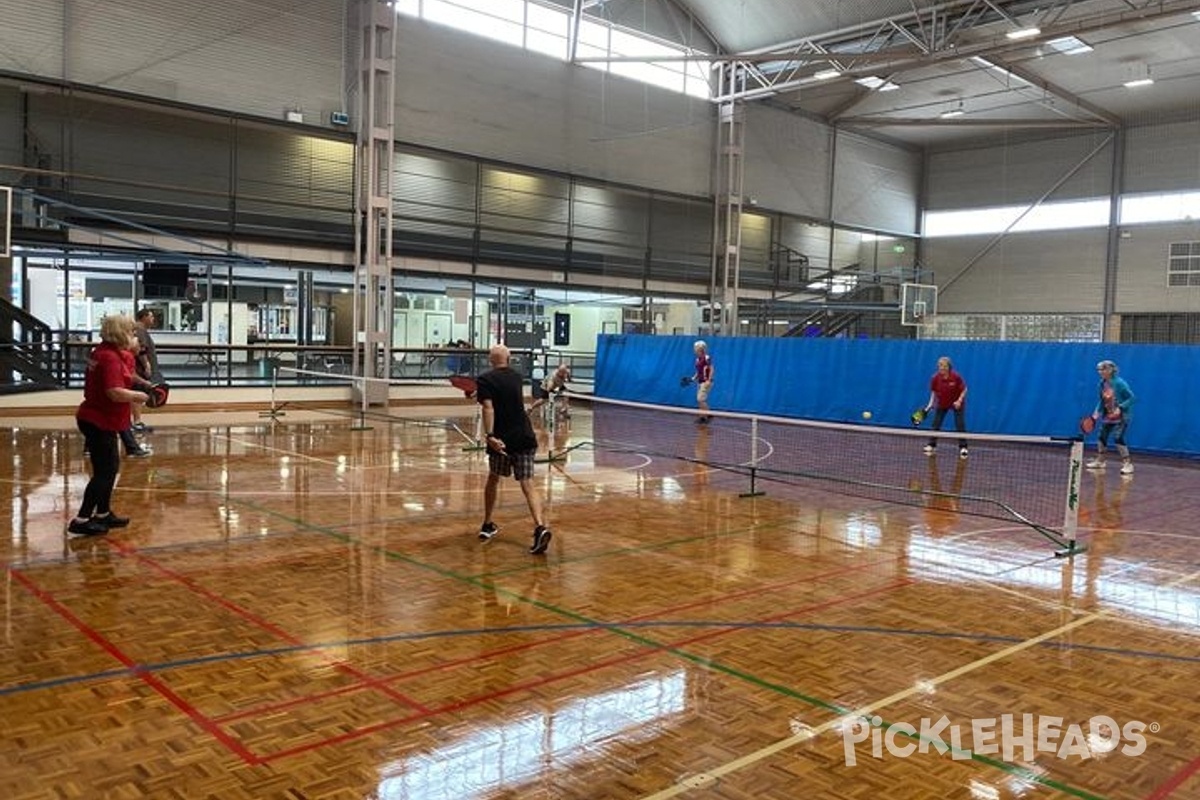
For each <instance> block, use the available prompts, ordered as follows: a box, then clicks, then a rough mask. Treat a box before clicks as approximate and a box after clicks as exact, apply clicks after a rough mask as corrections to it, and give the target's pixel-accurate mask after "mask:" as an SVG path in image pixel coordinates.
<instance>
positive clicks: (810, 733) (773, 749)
mask: <svg viewBox="0 0 1200 800" xmlns="http://www.w3.org/2000/svg"><path fill="white" fill-rule="evenodd" d="M1102 616H1104V612H1102V611H1100V612H1094V613H1091V614H1088V615H1086V616H1083V617H1079V618H1078V619H1075V620H1072V621H1071V622H1068V623H1066V624H1065V625H1060V626H1058V627H1057V628H1055V629H1054V630H1050V631H1046V632H1045V633H1043V634H1041V635H1040V636H1035V637H1033V638H1032V639H1026V640H1025V641H1023V642H1018V643H1017V644H1014V645H1012V646H1010V647H1006V648H1004V649H1003V650H999V651H997V652H995V653H992V654H991V655H988V656H984V657H983V658H980V659H977V660H975V661H972V662H971V663H970V664H964V665H963V666H961V667H958V668H957V669H952V670H950V671H949V672H945V673H942V674H941V675H938V676H937V677H936V678H933V679H930V680H923V681H921V683H920V684H919V685H913V686H911V687H909V688H907V689H904V690H902V691H899V692H896V693H895V694H893V695H889V696H888V697H885V698H883V699H882V700H878V701H876V702H874V703H870V704H868V705H865V706H860V707H859V708H856V709H854V710H853V711H850V712H847V713H846V714H843V715H841V716H838V717H834V718H833V719H831V720H828V721H826V722H823V723H821V724H820V725H818V726H816V727H815V728H810V729H808V730H805V731H801V732H800V733H797V734H795V735H794V736H789V737H788V738H786V739H780V740H779V741H778V742H775V743H774V744H769V745H767V746H766V747H763V748H760V749H759V750H755V751H754V752H753V753H747V754H746V755H744V756H742V757H741V758H737V759H734V760H733V761H729V762H726V763H724V764H722V765H721V766H719V767H716V768H715V769H711V770H708V771H707V772H701V773H699V774H697V775H692V776H689V777H688V778H686V779H684V780H683V781H681V782H679V783H677V784H675V785H674V786H672V787H671V788H669V789H664V790H663V791H661V792H656V793H654V794H651V795H646V796H645V797H643V798H642V800H664V798H668V797H675V796H676V795H680V794H683V793H684V792H688V791H691V790H692V789H699V788H703V787H709V786H712V785H713V784H715V783H716V782H717V781H718V780H719V779H720V778H721V777H723V776H725V775H728V774H730V773H731V772H736V771H738V770H740V769H742V768H743V767H748V766H750V765H752V764H756V763H758V762H759V761H762V760H763V759H764V758H769V757H770V756H773V755H775V754H776V753H781V752H783V751H784V750H787V749H788V748H790V747H794V746H795V745H798V744H801V743H803V742H807V741H808V740H810V739H815V738H816V737H817V736H819V735H820V734H822V733H826V732H828V731H831V730H833V729H834V728H837V727H839V726H841V725H842V724H844V723H846V722H849V721H850V720H856V719H861V718H864V717H866V718H869V717H870V716H871V715H872V714H874V713H875V712H876V711H879V710H880V709H882V708H886V707H887V706H890V705H894V704H895V703H898V702H900V701H901V700H907V699H908V698H910V697H912V696H913V695H917V694H924V693H926V692H928V691H929V689H930V688H932V687H934V686H939V685H941V684H943V683H946V682H948V681H952V680H954V679H955V678H958V677H961V676H963V675H966V674H967V673H968V672H974V671H975V670H977V669H980V668H981V667H986V666H987V665H989V664H992V663H994V662H996V661H999V660H1000V659H1002V658H1007V657H1008V656H1010V655H1013V654H1014V653H1019V652H1021V651H1022V650H1028V649H1029V648H1031V647H1034V646H1036V645H1038V644H1041V643H1042V642H1044V641H1046V640H1047V639H1053V638H1055V637H1057V636H1061V635H1062V634H1064V633H1067V632H1068V631H1072V630H1075V629H1076V628H1081V627H1083V626H1084V625H1087V624H1089V623H1091V622H1095V621H1096V620H1098V619H1100V618H1101V617H1102Z"/></svg>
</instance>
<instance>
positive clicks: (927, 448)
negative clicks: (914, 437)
mask: <svg viewBox="0 0 1200 800" xmlns="http://www.w3.org/2000/svg"><path fill="white" fill-rule="evenodd" d="M933 451H934V446H933V445H931V444H927V445H925V455H927V456H931V455H933Z"/></svg>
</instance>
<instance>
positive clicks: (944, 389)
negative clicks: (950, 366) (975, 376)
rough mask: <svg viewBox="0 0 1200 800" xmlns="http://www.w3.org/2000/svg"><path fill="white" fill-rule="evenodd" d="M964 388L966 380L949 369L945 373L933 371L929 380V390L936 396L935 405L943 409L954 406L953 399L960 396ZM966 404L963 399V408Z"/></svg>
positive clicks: (947, 409)
mask: <svg viewBox="0 0 1200 800" xmlns="http://www.w3.org/2000/svg"><path fill="white" fill-rule="evenodd" d="M966 389H967V382H966V381H964V380H963V378H962V375H959V374H958V373H957V372H955V371H954V370H950V371H949V372H947V373H946V374H945V375H943V374H942V373H941V372H935V373H934V374H933V378H932V379H931V380H930V381H929V390H930V391H931V392H933V394H934V397H936V398H937V407H938V408H940V409H941V410H943V411H949V410H950V409H952V408H954V401H955V400H957V399H958V398H959V397H960V396H962V393H963V392H965V391H966ZM966 405H967V401H966V400H963V407H964V408H965V407H966Z"/></svg>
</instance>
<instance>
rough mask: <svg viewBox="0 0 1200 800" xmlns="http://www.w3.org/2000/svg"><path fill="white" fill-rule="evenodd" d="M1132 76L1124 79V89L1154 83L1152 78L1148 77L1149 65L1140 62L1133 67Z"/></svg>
mask: <svg viewBox="0 0 1200 800" xmlns="http://www.w3.org/2000/svg"><path fill="white" fill-rule="evenodd" d="M1132 74H1133V77H1132V78H1130V79H1129V80H1127V81H1125V88H1126V89H1136V88H1138V87H1139V86H1149V85H1150V84H1152V83H1154V78H1151V77H1150V65H1149V64H1141V65H1138V66H1136V67H1135V68H1134V72H1133V73H1132Z"/></svg>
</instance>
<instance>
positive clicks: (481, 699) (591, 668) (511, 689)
mask: <svg viewBox="0 0 1200 800" xmlns="http://www.w3.org/2000/svg"><path fill="white" fill-rule="evenodd" d="M914 583H917V580H916V579H915V578H903V579H901V580H898V581H895V582H893V583H890V584H888V585H886V586H881V587H878V588H875V589H871V590H870V591H866V592H860V593H859V594H852V595H844V596H842V597H837V598H834V599H832V600H826V601H825V602H823V603H816V604H814V605H811V606H805V607H803V608H798V609H793V610H792V611H789V612H787V613H785V614H776V615H774V616H771V617H767V618H765V619H760V620H755V621H754V623H752V624H754V625H762V624H764V623H768V622H778V621H780V620H784V619H788V618H789V617H794V616H798V615H800V614H806V613H809V612H812V611H820V610H822V609H825V608H830V607H832V606H835V605H839V604H841V603H846V602H849V601H852V600H861V599H863V598H865V597H871V596H873V595H877V594H883V593H884V592H890V591H893V590H895V589H901V588H903V587H905V586H910V585H912V584H914ZM742 630H745V626H744V625H731V626H730V627H728V628H718V629H716V630H713V631H708V632H706V633H702V634H699V635H697V636H690V637H688V638H686V639H680V640H678V641H676V642H670V643H668V644H663V645H651V644H642V647H643V648H648V649H642V650H638V651H637V652H634V653H627V654H625V655H621V656H614V657H613V658H610V659H607V660H605V661H598V662H593V663H591V664H588V665H586V666H583V667H579V668H578V669H573V670H568V671H566V672H560V673H556V674H552V675H548V676H546V677H544V678H538V679H536V680H531V681H526V682H525V683H518V684H513V685H512V686H508V687H506V688H504V689H500V690H498V691H495V692H491V693H489V694H485V695H481V696H478V697H472V698H469V699H466V700H459V701H457V702H454V703H450V704H447V705H444V706H440V707H438V708H435V709H433V710H432V711H427V712H423V713H420V714H412V715H410V716H408V717H402V718H400V719H394V720H389V721H387V722H380V723H377V724H375V725H369V726H367V727H365V728H358V729H356V730H353V731H347V732H346V733H343V734H340V735H338V736H333V737H330V738H328V739H322V740H319V741H315V742H309V743H308V744H303V745H299V746H297V747H293V748H289V749H287V750H279V751H276V752H274V753H270V754H268V755H264V756H261V757H260V758H261V760H262V761H263V763H268V762H271V761H276V760H278V759H281V758H289V757H291V756H294V755H299V754H300V753H305V752H308V751H310V750H316V749H319V748H322V747H327V746H330V745H334V744H341V743H343V742H347V741H351V740H353V739H359V738H361V737H363V736H367V735H370V734H372V733H377V732H379V731H382V730H387V729H389V728H394V727H397V726H399V725H404V724H406V723H410V722H416V721H418V720H423V719H428V718H430V717H433V716H436V715H439V714H445V713H447V712H450V711H460V710H462V709H464V708H469V707H471V706H475V705H478V704H480V703H486V702H488V701H490V700H495V699H497V698H500V697H505V696H507V695H510V694H515V693H516V692H521V691H525V690H526V689H535V688H540V687H543V686H547V685H549V684H551V683H555V682H557V681H561V680H564V679H566V678H573V677H577V676H579V675H585V674H587V673H589V672H595V671H596V670H599V669H604V668H605V667H611V666H616V665H617V664H624V663H628V662H631V661H637V660H639V659H642V658H645V657H647V656H650V655H654V654H656V653H661V652H664V651H670V650H673V649H678V648H680V647H683V646H685V645H689V644H695V643H696V642H700V641H704V640H706V639H713V638H716V637H718V636H724V635H726V634H729V633H737V632H739V631H742Z"/></svg>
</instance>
